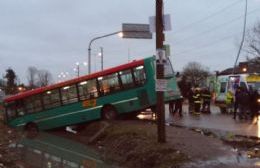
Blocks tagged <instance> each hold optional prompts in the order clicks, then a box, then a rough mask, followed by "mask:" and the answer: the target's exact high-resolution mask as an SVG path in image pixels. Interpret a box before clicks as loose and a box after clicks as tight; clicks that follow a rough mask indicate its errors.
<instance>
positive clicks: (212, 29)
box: [177, 8, 259, 43]
mask: <svg viewBox="0 0 260 168" xmlns="http://www.w3.org/2000/svg"><path fill="white" fill-rule="evenodd" d="M254 12H259V8H256V9H254V10H252V11H250V12H248V14H247V15H251V14H253V13H254ZM243 17H244V15H240V16H239V17H236V18H234V19H231V20H229V21H226V22H224V23H222V24H219V25H216V26H215V27H213V28H210V29H208V30H206V31H203V32H200V33H198V34H195V35H193V36H190V37H186V38H184V39H182V40H180V41H177V43H181V42H183V41H187V40H189V41H190V40H191V39H192V38H194V37H197V36H201V35H203V34H206V33H209V32H212V31H214V30H216V29H218V28H220V27H222V26H224V25H229V24H230V23H233V22H235V21H238V20H239V19H241V18H243Z"/></svg>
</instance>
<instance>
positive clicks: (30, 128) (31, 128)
mask: <svg viewBox="0 0 260 168" xmlns="http://www.w3.org/2000/svg"><path fill="white" fill-rule="evenodd" d="M24 129H25V135H26V137H27V138H30V139H33V138H35V137H37V135H38V133H39V128H38V126H37V124H35V123H28V124H26V126H25V128H24Z"/></svg>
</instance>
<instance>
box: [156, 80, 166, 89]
mask: <svg viewBox="0 0 260 168" xmlns="http://www.w3.org/2000/svg"><path fill="white" fill-rule="evenodd" d="M155 91H159V92H165V91H167V80H166V79H156V83H155Z"/></svg>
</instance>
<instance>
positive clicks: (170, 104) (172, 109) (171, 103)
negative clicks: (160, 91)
mask: <svg viewBox="0 0 260 168" xmlns="http://www.w3.org/2000/svg"><path fill="white" fill-rule="evenodd" d="M174 101H175V100H170V102H169V113H170V114H172V115H173V112H174V104H175V102H174Z"/></svg>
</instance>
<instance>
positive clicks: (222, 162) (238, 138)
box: [170, 124, 260, 168]
mask: <svg viewBox="0 0 260 168" xmlns="http://www.w3.org/2000/svg"><path fill="white" fill-rule="evenodd" d="M170 125H171V126H174V127H182V128H186V129H190V130H192V131H194V132H197V133H199V134H201V135H205V136H208V137H214V138H218V139H220V140H221V141H222V142H223V143H224V144H226V145H228V146H231V147H232V150H231V154H230V155H229V156H222V157H218V158H215V159H212V160H206V161H205V160H203V161H202V160H199V161H193V162H191V163H187V164H185V165H184V168H208V167H210V168H222V167H225V168H229V167H230V168H233V167H241V168H244V167H245V168H246V167H259V168H260V138H258V137H254V136H243V135H235V134H233V133H231V132H227V131H220V130H214V129H201V128H192V127H183V126H179V125H174V124H170Z"/></svg>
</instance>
